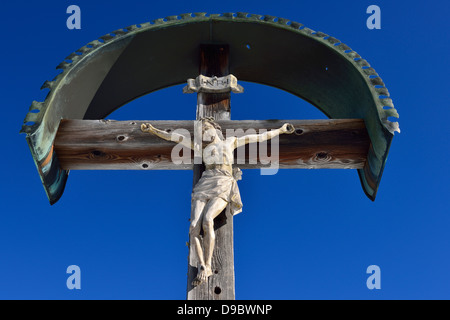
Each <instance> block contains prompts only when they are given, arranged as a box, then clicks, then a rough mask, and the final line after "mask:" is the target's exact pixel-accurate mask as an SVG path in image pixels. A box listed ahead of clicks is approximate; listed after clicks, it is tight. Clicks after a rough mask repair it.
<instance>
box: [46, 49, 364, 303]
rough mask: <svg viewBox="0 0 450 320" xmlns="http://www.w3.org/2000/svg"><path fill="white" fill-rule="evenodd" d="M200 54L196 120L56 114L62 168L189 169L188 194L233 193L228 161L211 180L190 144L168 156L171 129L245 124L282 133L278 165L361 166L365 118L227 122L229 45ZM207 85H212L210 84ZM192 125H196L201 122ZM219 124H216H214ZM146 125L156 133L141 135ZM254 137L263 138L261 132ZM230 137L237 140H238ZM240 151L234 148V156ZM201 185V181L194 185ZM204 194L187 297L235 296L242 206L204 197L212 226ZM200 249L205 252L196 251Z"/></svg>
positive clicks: (195, 204) (194, 226) (194, 215)
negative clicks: (182, 157) (185, 157)
mask: <svg viewBox="0 0 450 320" xmlns="http://www.w3.org/2000/svg"><path fill="white" fill-rule="evenodd" d="M200 53H201V54H200V68H199V73H200V76H199V77H198V78H197V80H198V82H201V81H206V83H205V88H204V90H201V89H199V90H198V95H197V113H196V119H197V120H196V121H104V120H62V121H61V123H60V126H59V129H58V133H57V136H56V139H55V143H54V148H55V152H56V154H57V156H58V159H59V161H60V165H61V167H62V168H63V169H66V170H73V169H193V195H196V194H197V195H198V194H202V195H203V196H204V191H205V190H207V189H208V188H209V187H211V186H212V187H219V189H220V187H223V188H225V189H226V190H227V192H228V193H227V196H230V197H233V196H235V195H236V196H238V194H237V193H236V192H231V194H230V190H229V189H230V188H231V189H233V188H236V186H235V183H236V180H237V179H239V177H237V176H236V175H235V176H233V172H232V171H230V170H231V166H230V168H228V169H230V170H228V169H227V168H218V167H217V166H213V168H214V169H218V170H221V169H224V170H222V171H225V173H224V174H219V176H217V175H214V174H212V176H211V177H212V180H211V181H213V183H212V184H208V183H204V181H203V182H202V181H201V177H202V175H203V173H204V172H205V169H206V171H210V172H208V174H210V173H212V171H211V170H209V169H211V168H212V167H211V166H209V167H208V164H206V166H205V163H204V161H195V160H196V159H195V155H196V154H195V150H193V152H192V154H193V155H194V164H193V165H192V163H189V162H186V163H183V162H182V163H177V164H175V163H174V161H172V160H173V159H172V155H173V149H174V145H175V143H174V142H177V143H178V142H181V140H182V137H181V136H178V137H177V135H176V134H175V131H176V130H179V129H184V130H185V131H186V132H187V133H188V134H189V135H190V136H194V137H195V136H196V130H200V132H201V134H200V136H201V137H202V138H201V139H202V140H203V139H204V137H205V135H206V136H208V132H209V134H210V136H211V137H212V138H214V137H215V135H216V133H217V132H218V131H222V132H223V133H225V132H226V130H228V129H232V130H235V129H242V130H243V131H244V130H248V129H250V128H252V129H254V130H255V132H256V130H261V129H266V130H271V131H267V132H266V135H265V136H264V139H266V140H267V139H270V138H271V137H275V136H278V135H280V137H279V144H278V145H277V147H278V148H279V150H278V155H279V157H278V159H277V165H278V166H279V167H280V168H352V169H362V168H363V167H364V165H365V162H366V158H367V153H368V150H369V146H370V139H369V137H368V135H367V131H366V128H365V125H364V121H363V120H359V119H351V120H348V119H347V120H345V119H341V120H288V121H284V120H267V121H231V120H230V90H231V87H233V86H234V88H235V90H236V91H240V90H241V88H240V86H237V85H236V83H232V82H234V81H235V78H234V77H233V76H232V75H229V72H228V65H229V49H228V46H227V45H202V46H201V50H200ZM208 81H209V82H211V83H208ZM217 81H226V82H228V83H227V86H225V87H229V88H230V90H223V91H221V90H216V89H215V88H214V87H221V88H222V87H224V86H223V85H222V86H220V85H219V86H215V85H214V84H215V83H214V82H217ZM196 85H197V84H196V83H195V82H193V80H190V82H189V81H188V86H187V91H189V87H190V86H191V87H194V90H195V86H196ZM200 85H201V84H200ZM208 86H210V87H211V88H209V89H208ZM195 123H197V127H196V126H195ZM198 124H201V126H200V127H199V126H198ZM217 124H220V127H219V126H217ZM219 128H220V130H218V129H219ZM211 130H212V131H211ZM147 132H151V133H154V134H147ZM256 136H259V137H261V134H257V135H256ZM161 138H163V139H161ZM174 138H177V139H174ZM178 138H180V139H178ZM167 140H171V141H167ZM233 141H235V143H236V139H235V140H233ZM240 141H243V140H240ZM257 141H258V139H254V141H253V142H257ZM247 142H249V141H247ZM250 142H251V141H250ZM181 144H182V143H181ZM244 145H246V146H244ZM235 146H236V147H239V148H241V149H242V148H247V149H246V152H244V155H245V161H244V162H243V163H242V164H238V166H239V167H241V168H262V167H267V166H268V164H267V163H265V164H262V161H261V159H260V158H259V157H258V158H257V159H256V161H254V162H252V161H250V160H251V159H249V158H250V156H251V155H250V152H248V149H249V146H248V144H247V143H243V142H242V143H237V145H235ZM192 149H195V146H193V145H192ZM269 149H270V147H269ZM211 152H214V150H212V151H211ZM238 152H239V151H237V152H236V151H235V152H234V153H233V157H234V158H236V153H238ZM192 154H191V153H189V158H192ZM197 160H198V159H197ZM203 160H204V159H203ZM231 160H234V159H231ZM235 174H238V172H235ZM199 181H200V182H201V183H199ZM199 185H201V186H200V187H198V186H199ZM196 187H198V188H197V189H196ZM222 191H223V190H222ZM219 193H220V191H219ZM219 198H220V197H219ZM222 198H223V197H222ZM204 199H205V198H202V197H201V196H200V197H195V196H193V200H192V210H191V229H190V240H189V246H190V250H189V264H188V282H187V298H188V299H189V300H212V299H218V300H231V299H235V291H234V287H235V286H234V256H233V212H235V211H236V210H240V207H239V206H240V205H241V203H240V199H231V198H228V199H227V200H228V201H218V202H217V203H209V206H211V207H213V210H212V211H211V212H213V211H215V212H214V214H213V215H212V218H214V219H213V226H211V225H210V223H211V221H210V220H207V219H205V221H203V222H204V223H203V224H200V223H199V221H197V220H198V218H199V217H200V216H201V215H199V212H204V213H205V214H206V212H207V211H208V210H207V209H208V202H207V201H203V200H204ZM199 200H200V201H199ZM203 206H204V207H203ZM233 206H234V207H233ZM225 207H226V208H225ZM224 208H225V209H224ZM222 209H223V210H222ZM233 210H234V211H233ZM219 212H220V213H219ZM196 219H197V220H196ZM208 224H209V225H208ZM200 227H202V228H200ZM209 228H212V230H213V232H210V231H208V230H209ZM201 235H202V236H203V237H202V236H201ZM211 238H212V239H211ZM211 240H212V241H213V243H214V246H213V248H214V250H213V251H212V257H211V263H209V262H208V261H206V260H208V259H209V258H208V256H209V253H208V251H209V249H210V248H211V246H210V243H211ZM202 242H203V243H202ZM199 251H202V252H203V254H202V255H198V252H199ZM194 253H197V254H194ZM199 257H200V259H199ZM199 260H200V261H199Z"/></svg>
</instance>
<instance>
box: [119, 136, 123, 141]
mask: <svg viewBox="0 0 450 320" xmlns="http://www.w3.org/2000/svg"><path fill="white" fill-rule="evenodd" d="M117 140H118V141H123V140H125V136H118V137H117Z"/></svg>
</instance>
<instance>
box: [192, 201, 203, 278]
mask: <svg viewBox="0 0 450 320" xmlns="http://www.w3.org/2000/svg"><path fill="white" fill-rule="evenodd" d="M205 204H206V201H204V200H193V202H192V208H191V210H192V214H191V225H190V227H189V236H190V241H191V242H192V244H191V248H190V249H191V253H194V252H195V254H197V258H198V264H199V265H198V266H197V267H198V272H200V271H201V270H202V269H203V270H204V269H205V268H206V266H205V265H206V264H205V257H204V253H203V249H202V245H201V242H200V231H201V228H202V225H201V221H202V217H203V209H204V208H205ZM198 284H200V281H198V280H197V278H196V279H194V281H193V282H192V285H194V286H196V285H198Z"/></svg>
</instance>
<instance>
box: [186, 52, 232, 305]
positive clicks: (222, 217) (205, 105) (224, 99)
mask: <svg viewBox="0 0 450 320" xmlns="http://www.w3.org/2000/svg"><path fill="white" fill-rule="evenodd" d="M228 66H229V47H228V45H211V44H209V45H202V46H201V47H200V65H199V72H200V74H202V75H204V76H208V77H212V76H217V77H222V76H226V75H228V74H229V70H228ZM202 117H212V118H214V119H215V120H230V93H203V92H200V93H199V94H198V95H197V113H196V119H197V120H199V119H200V118H202ZM204 170H205V166H204V165H203V164H194V168H193V185H194V186H195V185H196V184H197V182H198V180H199V179H200V177H201V175H202V173H203V171H204ZM191 214H192V213H191ZM192 218H193V217H192V216H191V219H192ZM214 233H215V246H214V251H213V256H212V262H211V267H212V270H213V275H212V276H210V277H209V278H208V281H207V283H204V284H201V285H199V286H196V287H193V286H192V281H193V280H194V278H195V277H196V276H197V268H196V266H197V264H198V259H197V257H196V256H195V255H193V254H192V253H193V252H194V249H193V248H192V246H191V248H190V250H189V266H188V277H187V280H188V283H187V299H188V300H234V299H235V292H234V249H233V216H232V215H231V213H230V210H229V207H228V206H227V208H226V209H225V210H223V211H222V213H220V214H219V215H218V216H217V217H216V218H215V219H214ZM191 240H192V239H189V242H190V243H192V241H191Z"/></svg>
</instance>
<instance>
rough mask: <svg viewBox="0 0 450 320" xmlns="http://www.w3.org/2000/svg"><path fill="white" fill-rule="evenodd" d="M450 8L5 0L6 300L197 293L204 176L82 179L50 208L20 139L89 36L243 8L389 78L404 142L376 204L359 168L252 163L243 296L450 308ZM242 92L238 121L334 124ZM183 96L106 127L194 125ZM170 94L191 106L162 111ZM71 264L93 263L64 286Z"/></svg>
mask: <svg viewBox="0 0 450 320" xmlns="http://www.w3.org/2000/svg"><path fill="white" fill-rule="evenodd" d="M71 4H76V5H78V6H80V8H81V14H82V22H81V25H82V29H81V30H68V29H67V27H66V19H67V17H68V14H66V8H67V7H68V6H69V5H71ZM371 4H376V5H378V6H379V7H380V8H381V19H382V20H381V29H380V30H369V29H368V28H367V27H366V20H367V18H368V16H369V15H368V14H366V8H367V7H368V6H369V5H371ZM449 9H450V5H449V4H448V2H444V1H431V2H426V3H425V2H423V1H408V2H400V1H395V2H394V1H349V0H345V1H283V0H280V1H277V2H273V1H235V0H230V1H215V2H213V1H203V0H199V1H195V2H189V1H165V2H161V1H128V2H127V1H85V0H74V1H48V0H43V1H39V2H37V1H36V2H6V3H4V4H2V8H1V11H0V15H1V20H0V21H1V24H2V31H3V39H2V50H1V53H0V54H1V59H0V66H1V72H2V77H1V82H2V83H1V90H2V105H3V108H2V114H3V121H2V134H3V153H2V157H1V164H2V168H3V178H2V179H1V183H0V197H1V201H0V299H185V297H186V281H187V280H186V273H187V255H188V248H187V246H186V244H185V243H186V241H188V228H189V221H188V219H189V215H190V213H189V210H190V192H191V188H192V172H190V171H145V172H143V171H72V172H71V173H70V176H69V180H68V183H67V187H66V190H65V193H64V195H63V197H62V198H61V200H60V201H59V202H58V203H56V204H55V205H53V206H50V205H49V203H48V201H47V198H46V196H45V193H44V190H43V188H42V186H41V182H40V179H39V176H38V173H37V171H36V168H35V166H34V163H33V160H32V158H31V154H30V152H29V149H28V146H27V144H26V141H25V136H24V135H19V133H18V132H19V130H20V127H21V124H22V121H23V118H24V117H25V115H26V113H27V111H28V107H29V105H30V104H31V102H32V101H33V100H38V101H42V100H43V99H44V98H45V96H46V94H47V91H46V90H44V91H41V90H39V88H40V86H41V85H42V83H43V82H44V81H45V80H51V79H52V78H53V77H54V76H55V75H56V74H57V72H56V70H55V67H56V66H57V65H58V64H59V63H60V62H61V61H62V60H64V58H65V57H66V56H68V55H69V54H70V53H71V52H73V51H75V50H76V49H78V48H79V47H81V46H83V45H85V44H86V43H88V42H90V41H92V40H94V39H97V38H98V37H99V36H102V35H104V34H106V33H109V32H111V31H113V30H116V29H118V28H123V27H126V26H129V25H132V24H138V23H143V22H147V21H151V20H154V19H157V18H162V17H166V16H169V15H176V14H181V13H187V12H208V13H223V12H238V11H242V12H250V13H258V14H268V15H273V16H278V17H283V18H287V19H290V20H292V21H297V22H300V23H303V24H304V25H306V26H307V27H309V28H311V29H313V30H316V31H322V32H325V33H327V34H330V35H332V36H334V37H336V38H337V39H339V40H341V41H342V42H343V43H345V44H347V45H349V46H350V47H351V48H352V49H354V50H355V51H356V52H358V53H359V54H360V55H361V56H362V57H363V58H365V59H366V60H367V61H368V62H369V63H370V64H371V65H372V66H373V67H374V68H375V70H376V71H377V72H378V73H379V74H380V76H381V78H382V79H383V81H384V82H385V84H386V86H387V88H388V89H389V92H390V94H391V97H392V99H393V101H394V104H395V106H396V108H397V110H398V111H399V114H400V119H399V122H400V128H401V130H402V133H401V134H396V136H395V138H394V140H393V143H392V146H391V150H390V153H389V159H388V161H387V165H386V168H385V171H384V174H383V179H382V181H381V185H380V189H379V192H378V196H377V199H376V201H375V202H371V201H370V200H369V199H367V198H366V196H365V195H364V193H363V191H362V188H361V186H360V182H359V178H358V175H357V173H356V171H354V170H280V171H279V172H278V173H277V174H276V175H273V176H262V175H260V173H259V171H258V170H244V174H243V180H242V181H240V182H239V186H240V190H241V196H242V199H243V202H244V209H243V212H242V213H241V214H239V215H237V216H236V217H235V219H234V225H235V231H234V232H235V235H234V237H235V238H234V241H235V272H236V298H237V299H449V298H450V290H449V287H450V274H449V272H448V270H450V256H449V245H450V233H449V227H450V215H449V210H448V209H445V208H448V207H449V205H450V203H449V197H448V195H447V192H448V190H449V188H448V181H449V179H450V176H449V173H448V171H447V168H446V166H447V165H448V159H449V149H448V145H447V142H445V141H447V133H448V118H449V115H450V112H449V111H448V110H449V109H448V85H449V81H448V74H449V71H450V70H449V63H448V61H447V56H448V52H449V43H450V42H449V36H448V30H449V22H448V17H447V15H448V12H449ZM241 84H242V85H243V86H244V88H245V89H246V92H245V93H244V94H241V95H233V96H232V119H236V120H237V119H273V118H278V119H318V118H324V116H323V115H322V114H321V113H320V112H319V111H318V110H316V109H315V108H314V107H312V106H311V105H309V104H308V103H306V102H304V101H302V100H300V99H298V98H296V97H294V96H292V95H290V94H288V93H286V92H283V91H281V90H278V89H274V88H270V87H265V86H261V85H256V84H251V83H241ZM181 89H182V86H176V87H172V88H168V89H165V90H161V91H158V92H156V93H152V94H150V95H147V96H145V97H142V98H140V99H138V100H135V101H133V102H131V103H129V104H128V105H126V106H124V107H123V108H121V109H119V110H117V111H116V112H114V113H113V114H111V115H110V117H109V118H110V119H116V120H131V119H135V120H136V119H160V120H164V119H174V120H178V119H179V120H181V119H194V117H195V104H196V98H195V95H183V94H182V90H181ZM162 101H164V103H165V104H173V105H178V107H177V108H176V109H177V112H178V113H177V114H173V112H172V111H171V110H172V109H170V110H169V109H162V110H161V109H160V108H158V107H156V106H158V104H160V103H161V102H162ZM275 105H276V107H274V106H275ZM155 184H157V185H158V186H159V188H154V187H153V186H154V185H155ZM286 185H289V186H290V187H289V188H287V189H285V190H277V189H279V186H286ZM69 265H78V266H79V267H80V268H81V289H80V290H69V289H68V288H67V287H66V279H67V277H68V276H69V275H68V274H67V273H66V269H67V267H68V266H69ZM370 265H377V266H379V267H380V270H381V289H379V290H376V289H374V290H369V289H368V288H367V286H366V280H367V278H368V277H369V275H368V274H367V273H366V269H367V267H368V266H370Z"/></svg>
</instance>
